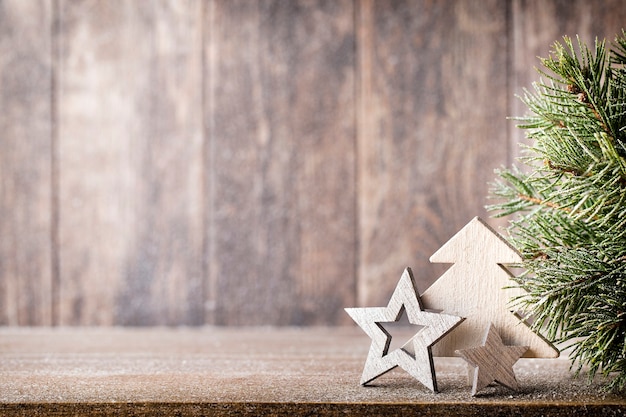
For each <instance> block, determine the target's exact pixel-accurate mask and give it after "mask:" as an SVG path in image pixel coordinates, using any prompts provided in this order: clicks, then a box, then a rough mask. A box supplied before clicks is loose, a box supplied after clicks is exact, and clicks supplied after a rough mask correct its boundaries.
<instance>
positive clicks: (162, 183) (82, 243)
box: [58, 0, 204, 325]
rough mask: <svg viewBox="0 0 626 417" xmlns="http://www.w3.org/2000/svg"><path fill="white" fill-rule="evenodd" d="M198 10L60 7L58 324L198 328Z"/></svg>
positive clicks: (192, 6)
mask: <svg viewBox="0 0 626 417" xmlns="http://www.w3.org/2000/svg"><path fill="white" fill-rule="evenodd" d="M201 28H202V26H201V8H200V2H199V1H195V0H191V1H181V2H168V1H154V2H153V1H150V2H128V1H115V2H109V1H96V0H89V1H84V2H80V3H76V2H71V1H60V7H59V44H60V56H59V61H60V62H59V94H58V111H59V118H58V129H59V146H58V148H59V150H58V152H59V155H58V158H59V175H60V176H59V182H60V185H59V201H60V224H59V245H60V247H59V248H58V250H59V257H60V274H61V288H60V300H59V323H60V324H82V325H85V324H91V325H110V324H130V323H132V324H135V325H153V324H179V325H180V324H200V323H203V321H204V311H203V293H202V288H203V277H202V244H203V243H202V239H203V232H202V228H203V217H202V210H203V207H202V175H203V172H202V166H203V165H202V163H203V160H202V126H203V123H202V91H201V90H202V89H201V87H200V86H201V85H202V59H201V57H202V36H201V35H202V30H201Z"/></svg>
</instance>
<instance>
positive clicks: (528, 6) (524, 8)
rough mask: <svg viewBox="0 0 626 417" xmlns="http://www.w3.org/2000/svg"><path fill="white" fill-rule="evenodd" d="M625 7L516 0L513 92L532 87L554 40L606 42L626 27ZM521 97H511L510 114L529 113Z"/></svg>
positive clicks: (518, 136)
mask: <svg viewBox="0 0 626 417" xmlns="http://www.w3.org/2000/svg"><path fill="white" fill-rule="evenodd" d="M624 22H626V8H625V7H624V3H623V1H621V0H607V1H585V0H549V1H544V0H513V1H512V23H511V24H512V41H513V45H514V47H513V49H512V51H511V59H512V65H511V73H510V74H509V77H510V80H511V81H510V83H511V89H512V91H511V93H510V94H511V95H513V94H518V95H521V94H523V89H524V88H526V89H528V90H531V91H532V83H533V82H536V81H538V80H539V74H538V73H537V71H536V70H535V69H536V68H540V62H539V58H538V57H542V58H545V57H547V56H548V55H549V53H550V51H551V50H552V46H553V45H554V42H555V41H562V39H563V36H569V37H570V38H572V39H576V36H577V35H578V36H579V37H580V39H581V40H582V41H583V42H585V43H586V44H587V45H589V46H590V47H592V48H593V45H594V42H595V40H596V38H597V39H598V40H602V39H606V40H607V45H608V44H609V43H610V42H612V41H613V39H615V37H616V36H617V35H618V34H621V31H622V29H623V28H625V27H626V24H625V23H624ZM527 112H528V109H527V107H526V106H525V105H524V104H523V103H522V102H521V100H517V99H515V100H512V101H511V108H510V110H509V116H523V115H525V114H527ZM509 128H510V130H511V132H510V137H511V140H512V142H513V143H512V147H511V149H512V155H511V156H512V157H513V158H514V157H516V156H517V155H519V154H520V151H521V149H520V146H519V144H520V143H525V141H524V131H523V130H521V129H517V128H516V127H515V123H511V124H510V125H509Z"/></svg>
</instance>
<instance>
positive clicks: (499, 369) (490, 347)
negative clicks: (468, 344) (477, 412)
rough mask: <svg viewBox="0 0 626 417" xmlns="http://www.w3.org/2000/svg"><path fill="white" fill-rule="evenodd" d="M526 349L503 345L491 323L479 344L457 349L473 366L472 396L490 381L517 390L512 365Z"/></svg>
mask: <svg viewBox="0 0 626 417" xmlns="http://www.w3.org/2000/svg"><path fill="white" fill-rule="evenodd" d="M527 350H528V346H505V345H504V343H502V339H501V338H500V335H499V334H498V331H497V330H496V329H495V327H494V326H493V324H490V325H489V328H488V329H487V332H486V333H485V336H484V339H483V343H482V345H481V346H477V347H473V348H469V349H462V350H458V351H457V352H456V353H457V354H459V355H460V356H461V357H462V358H463V359H465V361H466V362H467V363H469V364H470V365H471V366H473V367H474V375H473V378H472V396H475V395H476V393H477V392H478V391H480V390H482V389H483V388H485V387H486V386H487V385H489V384H491V383H492V382H497V383H498V384H500V385H503V386H505V387H507V388H509V389H512V390H514V391H517V390H518V389H519V384H518V383H517V379H515V373H514V372H513V365H515V363H516V362H517V361H518V360H519V358H520V357H521V356H522V355H523V354H524V352H526V351H527Z"/></svg>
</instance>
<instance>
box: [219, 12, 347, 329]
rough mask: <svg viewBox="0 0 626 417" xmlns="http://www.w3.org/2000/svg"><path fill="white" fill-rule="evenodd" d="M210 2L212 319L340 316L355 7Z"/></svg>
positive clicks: (303, 320) (313, 320)
mask: <svg viewBox="0 0 626 417" xmlns="http://www.w3.org/2000/svg"><path fill="white" fill-rule="evenodd" d="M210 7H211V8H212V11H211V12H210V13H209V15H210V17H211V20H210V22H209V27H210V30H209V33H208V41H207V45H208V46H207V48H208V52H207V53H206V56H208V57H209V58H210V59H209V71H210V73H209V82H208V83H207V89H208V91H207V97H208V98H207V100H208V102H209V105H208V108H209V109H210V112H209V113H208V114H207V116H206V117H207V120H208V121H209V129H208V133H207V136H208V141H209V151H208V155H207V158H208V163H207V165H208V170H209V173H208V176H209V178H210V184H208V188H209V190H208V194H209V195H210V198H209V204H210V208H209V213H208V217H209V224H210V225H209V235H210V238H209V240H210V242H209V248H208V263H209V280H210V282H209V283H208V286H209V287H210V288H212V294H211V295H210V298H211V300H214V307H215V311H214V320H215V323H217V324H267V323H272V324H283V325H284V324H300V325H308V324H321V323H325V324H336V323H341V322H343V323H346V322H347V321H348V318H347V317H346V316H345V315H344V314H343V312H342V311H341V308H342V307H344V306H346V305H351V304H354V288H355V280H356V272H355V264H356V260H355V256H356V249H355V247H356V242H355V235H356V232H355V228H356V215H355V182H356V177H355V161H354V159H355V127H354V119H355V117H354V101H355V99H354V90H355V85H354V83H355V81H354V73H355V70H354V67H355V58H354V47H355V46H354V45H355V44H354V26H353V14H354V13H353V5H352V2H350V1H338V2H324V1H302V2H281V1H260V2H249V1H229V2H215V3H211V4H210Z"/></svg>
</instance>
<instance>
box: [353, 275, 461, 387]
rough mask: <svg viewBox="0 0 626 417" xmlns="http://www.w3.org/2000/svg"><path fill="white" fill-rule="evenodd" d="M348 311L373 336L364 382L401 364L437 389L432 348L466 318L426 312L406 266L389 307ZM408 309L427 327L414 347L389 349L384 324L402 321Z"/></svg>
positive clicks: (410, 315)
mask: <svg viewBox="0 0 626 417" xmlns="http://www.w3.org/2000/svg"><path fill="white" fill-rule="evenodd" d="M345 310H346V312H347V313H348V314H349V315H350V317H352V319H353V320H354V321H355V322H356V323H357V324H358V325H359V326H360V327H361V328H362V329H363V331H364V332H365V333H367V335H368V336H369V337H370V338H371V339H372V344H371V345H370V350H369V353H368V355H367V360H366V362H365V367H364V369H363V375H362V376H361V385H366V384H367V383H369V382H371V381H372V380H374V379H376V378H378V377H379V376H381V375H383V374H385V373H387V372H389V371H390V370H392V369H393V368H395V367H396V366H400V367H401V368H402V369H404V370H405V371H406V372H408V373H409V374H410V375H412V376H413V377H414V378H415V379H417V380H418V381H419V382H421V383H422V384H423V385H425V386H426V387H427V388H429V389H430V390H431V391H433V392H437V379H436V377H435V368H434V365H433V356H432V353H431V347H432V345H434V344H435V343H437V342H438V341H439V340H440V339H441V338H443V337H444V336H445V335H446V334H447V333H448V332H450V331H451V330H452V329H454V328H455V327H456V326H458V325H459V324H460V323H461V322H462V321H463V320H464V319H463V318H462V317H458V316H452V315H449V314H441V313H434V312H430V311H424V309H423V306H422V301H421V299H420V296H419V294H418V293H417V290H416V286H415V279H414V278H413V273H412V272H411V269H410V268H406V269H405V270H404V273H403V274H402V277H400V281H399V282H398V285H397V286H396V289H395V290H394V292H393V294H392V296H391V299H390V300H389V303H388V305H387V307H367V308H346V309H345ZM403 312H406V315H407V318H408V320H409V322H410V323H411V324H415V325H418V326H423V327H422V328H420V330H419V331H418V332H417V333H416V334H415V335H414V336H413V337H412V338H411V340H410V341H409V342H408V344H412V346H411V349H408V348H407V349H405V348H400V349H396V350H393V351H391V352H389V345H390V344H391V335H390V334H389V332H387V331H386V330H385V328H384V327H383V326H382V324H381V323H385V322H394V321H398V320H399V318H400V317H401V316H402V313H403Z"/></svg>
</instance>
